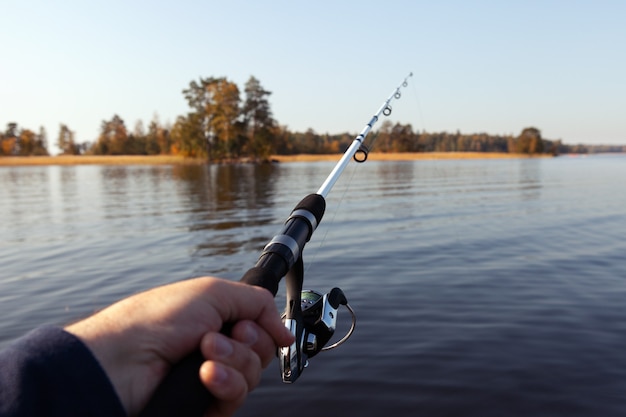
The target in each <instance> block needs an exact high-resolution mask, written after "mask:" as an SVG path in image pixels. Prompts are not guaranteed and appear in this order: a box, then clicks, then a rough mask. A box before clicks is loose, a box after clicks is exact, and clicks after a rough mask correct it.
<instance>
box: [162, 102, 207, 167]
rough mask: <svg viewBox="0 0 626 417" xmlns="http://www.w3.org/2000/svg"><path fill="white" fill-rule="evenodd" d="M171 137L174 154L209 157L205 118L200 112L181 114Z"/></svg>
mask: <svg viewBox="0 0 626 417" xmlns="http://www.w3.org/2000/svg"><path fill="white" fill-rule="evenodd" d="M170 137H171V140H172V146H171V152H172V153H173V154H174V155H183V156H189V157H204V158H209V155H210V154H209V153H208V149H207V143H208V142H207V139H206V135H205V130H204V126H203V120H202V117H201V115H199V114H198V113H190V114H188V115H187V116H186V117H185V116H179V117H178V119H177V120H176V123H174V126H172V131H171V133H170Z"/></svg>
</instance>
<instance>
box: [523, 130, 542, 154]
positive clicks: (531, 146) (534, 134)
mask: <svg viewBox="0 0 626 417" xmlns="http://www.w3.org/2000/svg"><path fill="white" fill-rule="evenodd" d="M517 152H519V153H528V154H535V153H542V152H543V140H542V139H541V132H540V131H539V129H537V128H535V127H527V128H525V129H524V130H522V133H520V135H519V136H518V138H517Z"/></svg>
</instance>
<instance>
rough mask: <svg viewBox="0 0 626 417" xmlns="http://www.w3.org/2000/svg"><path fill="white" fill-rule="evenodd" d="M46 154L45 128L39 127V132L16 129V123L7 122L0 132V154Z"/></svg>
mask: <svg viewBox="0 0 626 417" xmlns="http://www.w3.org/2000/svg"><path fill="white" fill-rule="evenodd" d="M33 155H48V149H47V139H46V130H45V129H44V128H43V127H41V128H40V129H39V134H37V133H35V132H34V131H32V130H30V129H18V125H17V123H13V122H12V123H7V128H6V130H5V131H4V132H3V133H0V156H33Z"/></svg>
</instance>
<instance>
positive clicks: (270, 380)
mask: <svg viewBox="0 0 626 417" xmlns="http://www.w3.org/2000/svg"><path fill="white" fill-rule="evenodd" d="M353 165H354V167H353ZM333 166H334V164H333V163H326V162H319V163H294V164H279V165H259V166H254V165H242V166H70V167H65V166H43V167H41V166H37V167H0V222H1V223H0V236H1V238H2V239H1V241H0V245H1V246H0V329H1V331H0V347H1V346H2V345H5V344H6V343H8V342H9V341H10V340H12V339H14V338H16V337H18V336H19V335H21V334H23V333H25V332H26V331H28V330H30V329H32V328H34V327H35V326H38V325H40V324H44V323H51V324H63V323H67V322H69V321H72V320H75V319H77V318H79V317H82V316H84V315H87V314H89V313H91V312H93V311H94V310H96V309H98V308H101V307H103V306H105V305H107V304H109V303H111V302H113V301H115V300H117V299H119V298H120V297H123V296H126V295H129V294H131V293H133V292H136V291H139V290H143V289H146V288H149V287H152V286H155V285H158V284H162V283H167V282H171V281H176V280H179V279H183V278H188V277H192V276H198V275H207V274H211V275H218V276H222V277H225V278H229V279H234V280H238V279H239V278H240V276H241V275H242V274H243V272H245V271H246V270H247V269H248V268H249V267H251V266H252V265H253V264H254V263H255V262H256V259H257V258H258V256H259V254H260V252H261V249H262V247H263V246H264V245H265V243H267V241H269V239H270V238H271V237H272V236H273V235H274V234H275V233H276V232H277V231H278V229H279V228H280V225H281V224H282V222H283V221H284V220H285V219H286V217H287V216H288V214H289V213H290V211H291V210H292V208H293V206H294V205H295V204H296V203H297V202H298V201H299V200H300V199H301V198H302V197H304V196H305V195H306V194H309V193H312V192H315V191H316V190H317V189H318V188H319V186H320V185H321V183H322V182H323V180H324V179H325V178H326V176H327V175H328V173H329V172H330V171H331V169H332V167H333ZM327 203H328V204H327V211H326V215H325V217H324V220H323V222H322V224H321V225H320V227H319V228H318V229H317V231H316V232H315V234H314V236H313V239H312V240H311V242H310V243H309V244H308V246H307V248H306V249H305V251H304V261H305V268H306V275H305V287H307V288H313V289H316V290H319V291H322V292H326V291H328V290H330V289H331V288H332V287H334V286H339V287H341V288H342V289H343V290H344V292H345V293H346V295H347V297H348V300H349V301H350V304H351V306H352V307H353V308H354V310H355V311H356V313H357V317H358V323H357V328H356V331H355V333H354V335H353V336H352V338H351V339H350V340H348V341H347V342H346V343H345V344H344V345H343V346H341V347H340V348H337V349H335V350H332V351H329V352H324V353H320V354H319V355H318V356H316V357H315V358H313V359H312V360H311V363H310V365H309V367H308V368H307V369H306V370H305V371H304V373H303V375H302V377H301V378H300V379H299V380H298V381H297V382H296V383H295V384H292V385H285V384H282V382H280V376H279V371H278V365H277V363H276V362H274V363H273V364H272V365H270V368H268V370H267V371H266V372H265V373H264V375H263V381H262V383H261V386H260V387H259V388H258V389H257V390H256V391H255V392H254V393H253V394H252V395H251V396H250V397H249V399H248V401H247V403H246V405H245V406H244V407H243V408H242V409H241V410H240V412H239V414H238V415H240V416H292V415H298V416H301V417H302V416H304V417H306V416H315V417H317V416H319V415H331V416H333V415H339V414H341V415H349V416H359V417H363V416H624V415H626V157H625V156H623V155H616V156H590V157H586V158H571V157H566V156H563V157H559V158H554V159H522V160H462V161H447V160H446V161H415V162H375V161H371V162H370V161H368V162H367V163H365V164H360V165H357V164H351V165H350V166H349V167H348V169H347V170H346V172H345V173H344V175H343V176H342V177H341V179H340V181H339V182H338V183H337V185H336V186H335V188H334V189H333V191H332V192H331V193H330V195H329V197H328V199H327ZM283 292H284V289H283V287H282V286H281V289H280V290H279V296H278V297H277V303H279V304H281V303H282V300H281V296H282V293H283ZM283 299H284V298H283ZM340 313H341V314H342V315H343V317H341V318H342V323H341V326H340V329H339V330H338V332H340V331H342V329H344V330H345V327H346V326H347V323H348V320H349V315H348V313H344V312H343V311H341V312H340Z"/></svg>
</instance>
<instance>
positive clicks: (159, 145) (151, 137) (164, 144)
mask: <svg viewBox="0 0 626 417" xmlns="http://www.w3.org/2000/svg"><path fill="white" fill-rule="evenodd" d="M169 133H170V132H169V131H168V129H166V128H164V127H163V126H161V123H160V122H159V118H158V116H157V115H155V116H154V118H153V119H152V121H151V122H150V124H149V125H148V133H147V135H146V152H147V153H148V155H158V154H168V153H170V148H171V143H170V135H169Z"/></svg>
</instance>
